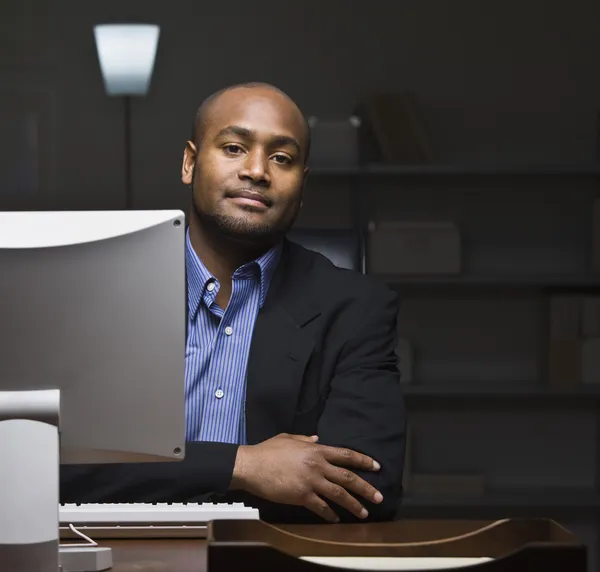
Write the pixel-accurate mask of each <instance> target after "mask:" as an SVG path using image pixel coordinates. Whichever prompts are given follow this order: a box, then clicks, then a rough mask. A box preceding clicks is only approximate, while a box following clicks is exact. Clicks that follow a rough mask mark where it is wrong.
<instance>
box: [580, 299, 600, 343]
mask: <svg viewBox="0 0 600 572" xmlns="http://www.w3.org/2000/svg"><path fill="white" fill-rule="evenodd" d="M581 314H582V316H581V333H582V335H583V337H584V338H597V337H600V297H598V296H587V297H585V298H583V301H582V308H581Z"/></svg>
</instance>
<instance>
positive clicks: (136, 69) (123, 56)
mask: <svg viewBox="0 0 600 572" xmlns="http://www.w3.org/2000/svg"><path fill="white" fill-rule="evenodd" d="M159 32H160V28H159V27H158V26H156V25H154V24H99V25H97V26H94V37H95V39H96V49H97V50H98V60H99V61H100V70H101V71H102V77H103V79H104V87H105V89H106V92H107V93H108V95H146V93H147V92H148V88H149V86H150V79H151V78H152V71H153V69H154V60H155V57H156V48H157V46H158V36H159Z"/></svg>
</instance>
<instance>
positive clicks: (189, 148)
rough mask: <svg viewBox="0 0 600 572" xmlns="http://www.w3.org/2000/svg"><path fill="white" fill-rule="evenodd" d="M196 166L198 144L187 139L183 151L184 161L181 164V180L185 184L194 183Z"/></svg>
mask: <svg viewBox="0 0 600 572" xmlns="http://www.w3.org/2000/svg"><path fill="white" fill-rule="evenodd" d="M195 166H196V146H195V145H194V144H193V143H192V142H191V141H187V142H186V144H185V149H184V151H183V163H182V165H181V182H182V183H183V184H184V185H191V184H192V179H193V176H194V167H195Z"/></svg>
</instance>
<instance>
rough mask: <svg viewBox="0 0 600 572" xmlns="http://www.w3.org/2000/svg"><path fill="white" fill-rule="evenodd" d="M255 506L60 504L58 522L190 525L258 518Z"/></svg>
mask: <svg viewBox="0 0 600 572" xmlns="http://www.w3.org/2000/svg"><path fill="white" fill-rule="evenodd" d="M259 518H260V517H259V512H258V509H255V508H252V507H249V506H246V505H245V504H243V503H157V504H152V503H148V504H146V503H117V504H111V503H104V504H61V505H59V522H60V524H61V525H63V526H64V525H66V526H68V525H69V524H72V525H73V526H77V525H155V526H160V525H165V526H167V525H177V524H181V525H186V524H188V525H193V524H206V523H208V522H209V521H211V520H218V519H227V520H242V519H255V520H258V519H259Z"/></svg>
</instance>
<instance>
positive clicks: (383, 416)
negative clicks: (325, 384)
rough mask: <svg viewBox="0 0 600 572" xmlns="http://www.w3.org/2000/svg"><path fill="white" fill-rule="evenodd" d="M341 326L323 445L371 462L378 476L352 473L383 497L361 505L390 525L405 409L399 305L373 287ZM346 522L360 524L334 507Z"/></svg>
mask: <svg viewBox="0 0 600 572" xmlns="http://www.w3.org/2000/svg"><path fill="white" fill-rule="evenodd" d="M374 290H375V292H373V290H371V292H370V295H369V296H365V297H362V298H361V299H358V300H356V301H355V302H354V303H353V307H352V306H351V307H349V308H348V309H347V310H346V312H345V313H344V315H343V316H342V317H341V318H340V320H339V322H338V331H339V333H338V334H337V335H340V336H341V335H344V336H345V338H346V340H345V343H344V346H343V348H342V351H341V354H340V356H339V359H338V361H337V367H336V370H335V373H334V376H333V379H332V380H331V385H330V393H329V396H328V398H327V401H326V404H325V407H324V410H323V413H322V415H321V418H320V421H319V425H318V435H319V442H320V443H322V444H325V445H331V446H340V447H346V448H350V449H353V450H355V451H358V452H360V453H363V454H365V455H369V456H371V457H373V458H374V459H375V460H376V461H377V462H379V464H380V465H381V469H380V470H379V471H378V472H368V471H366V472H365V471H354V472H355V473H357V474H358V475H359V476H361V477H362V478H363V479H365V480H366V481H367V482H369V483H371V484H372V485H373V486H374V487H375V488H376V489H377V490H379V491H380V492H381V494H382V495H383V499H384V500H383V502H382V503H380V504H379V505H377V504H373V503H370V502H368V501H366V500H365V499H363V498H360V499H359V500H360V501H361V502H363V504H364V503H366V504H364V506H365V508H367V510H368V511H369V517H368V520H372V521H374V520H390V519H392V518H394V516H395V515H396V513H397V511H398V508H399V505H400V502H401V499H402V492H403V491H402V474H403V470H404V452H405V439H406V410H405V405H404V399H403V395H402V392H401V387H400V373H399V370H398V358H397V355H396V343H397V322H398V301H397V297H396V294H395V293H394V292H393V291H392V290H390V289H388V288H387V287H380V286H379V285H377V288H374ZM332 508H334V510H335V511H336V512H337V513H338V515H339V516H340V518H341V520H342V521H346V522H348V521H359V519H357V518H356V517H354V516H353V515H352V514H351V513H349V512H347V511H345V510H344V509H341V508H340V507H337V506H336V507H332Z"/></svg>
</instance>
